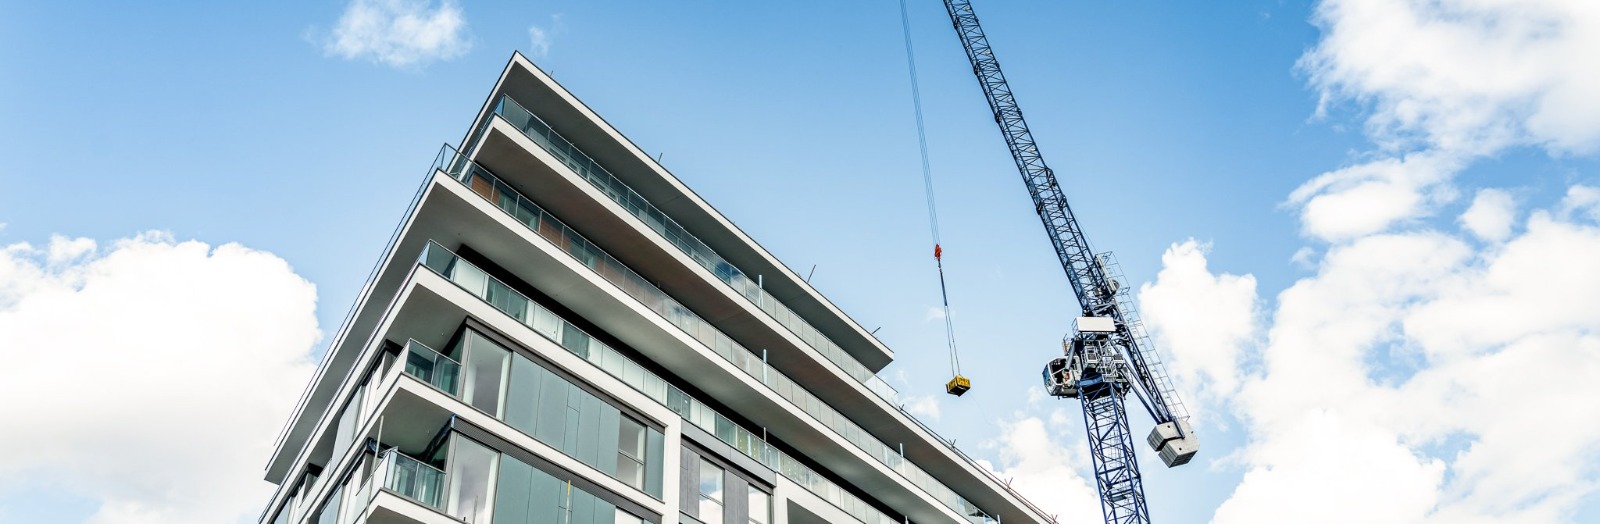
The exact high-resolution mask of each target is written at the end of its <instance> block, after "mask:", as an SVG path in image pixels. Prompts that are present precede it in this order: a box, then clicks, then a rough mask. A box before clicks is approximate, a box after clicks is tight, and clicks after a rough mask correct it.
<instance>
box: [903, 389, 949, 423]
mask: <svg viewBox="0 0 1600 524" xmlns="http://www.w3.org/2000/svg"><path fill="white" fill-rule="evenodd" d="M902 398H903V399H904V400H905V407H906V411H909V412H911V414H912V415H916V416H918V417H921V418H923V419H926V420H932V421H935V422H937V421H938V420H939V418H940V417H942V416H944V410H943V409H942V406H941V405H940V404H939V399H937V398H935V397H933V396H931V395H902Z"/></svg>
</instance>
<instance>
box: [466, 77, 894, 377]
mask: <svg viewBox="0 0 1600 524" xmlns="http://www.w3.org/2000/svg"><path fill="white" fill-rule="evenodd" d="M495 114H498V115H500V116H501V117H502V118H505V119H506V122H509V123H510V124H511V125H513V126H515V127H516V128H517V129H519V130H521V131H522V133H523V134H524V135H527V137H528V138H530V139H532V140H533V142H534V143H536V144H539V147H542V148H544V150H545V151H548V152H550V154H551V155H553V156H555V157H556V159H558V160H560V161H561V163H562V164H565V165H566V166H567V167H570V168H572V170H573V171H574V172H576V173H577V174H578V176H579V177H581V178H583V179H584V180H587V181H589V183H590V184H593V185H594V186H595V188H597V189H599V190H600V192H601V193H605V194H606V196H607V197H610V198H611V200H613V201H615V202H616V203H617V204H618V205H619V206H621V207H622V208H623V209H626V210H628V213H630V214H632V215H633V216H635V217H637V218H638V219H639V221H640V222H643V223H644V224H645V225H646V226H648V227H649V228H650V229H653V230H655V232H656V233H659V234H660V235H661V236H662V238H665V239H666V240H667V243H669V244H672V245H674V246H677V248H678V249H679V250H682V251H683V253H684V254H685V255H688V256H689V258H690V259H692V260H694V261H695V263H697V264H700V265H701V266H702V267H705V268H706V270H708V271H710V272H711V274H713V275H716V276H717V278H718V279H719V280H722V281H723V282H724V283H726V284H728V285H729V286H731V287H733V290H734V291H735V292H737V293H738V294H739V295H741V296H743V297H744V298H745V299H747V300H749V301H750V302H751V303H753V304H755V305H756V307H757V308H758V309H760V310H762V311H765V312H766V313H767V315H768V316H771V317H772V319H773V320H776V321H777V322H778V324H779V325H781V326H783V327H784V329H787V330H789V332H791V333H794V334H795V336H797V337H799V338H800V340H801V341H803V342H805V343H806V345H809V346H811V347H812V349H815V350H817V352H818V353H821V354H822V356H824V357H826V358H827V359H828V360H830V361H832V362H833V363H834V364H837V365H838V366H839V367H840V368H842V369H844V371H845V373H848V374H849V375H850V376H851V377H854V378H855V379H856V380H857V381H860V382H861V383H862V384H865V385H866V386H867V388H868V389H871V390H872V391H873V392H874V393H877V394H878V396H881V397H883V398H884V399H885V400H888V401H889V403H890V404H894V403H895V399H896V396H897V395H896V393H895V390H894V388H892V387H890V386H889V383H887V382H884V381H883V379H882V378H879V377H878V376H877V375H876V374H874V373H873V372H872V371H871V370H869V369H867V367H866V366H863V365H861V363H860V362H858V361H856V359H855V357H852V356H850V354H849V353H846V352H845V351H844V348H841V347H839V345H838V344H836V343H834V342H833V340H832V339H830V338H828V337H827V336H826V335H823V334H822V332H821V331H819V330H817V328H815V327H812V325H811V324H810V323H809V322H806V321H805V319H804V318H801V316H800V315H798V314H796V313H795V312H794V310H792V309H789V307H788V306H786V305H784V304H783V302H782V301H780V300H778V299H777V298H775V297H773V296H772V295H771V294H770V293H767V291H766V290H765V289H762V287H761V286H760V284H759V283H758V281H757V280H756V279H752V278H750V277H749V276H748V275H745V274H744V272H743V271H741V270H740V269H739V268H738V267H736V266H734V265H733V264H732V263H730V262H728V261H727V259H724V258H722V255H719V254H717V252H716V251H713V250H711V248H710V247H709V246H707V245H706V243H705V242H702V241H700V239H699V238H696V237H695V236H694V235H692V234H690V233H689V230H687V229H685V228H684V227H683V226H681V225H679V224H678V223H677V222H676V221H674V220H673V219H672V217H669V216H667V214H666V213H663V212H661V210H660V209H657V208H656V206H655V205H654V204H651V203H650V201H648V200H645V198H644V197H643V196H640V195H639V193H638V192H636V191H634V190H633V189H632V188H630V187H628V186H627V185H626V184H623V183H622V181H621V180H618V179H617V177H615V176H612V174H611V172H609V171H606V169H605V168H604V167H601V166H600V164H599V163H598V162H595V161H594V159H592V158H589V155H587V154H584V152H583V150H581V149H578V147H577V146H575V145H573V144H572V142H570V141H568V140H567V139H566V138H564V137H562V136H561V135H560V134H559V133H556V132H555V130H554V129H551V128H550V126H549V125H548V124H546V123H545V122H544V121H543V120H540V119H539V117H537V116H534V114H533V112H531V111H528V110H527V109H526V108H523V107H522V106H521V105H520V104H518V103H517V101H516V100H512V99H511V97H509V96H502V97H500V102H499V103H498V104H496V105H495Z"/></svg>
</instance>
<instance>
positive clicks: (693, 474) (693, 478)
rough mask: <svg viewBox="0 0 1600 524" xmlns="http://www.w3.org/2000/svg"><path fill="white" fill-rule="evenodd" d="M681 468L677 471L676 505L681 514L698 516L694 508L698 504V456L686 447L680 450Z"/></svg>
mask: <svg viewBox="0 0 1600 524" xmlns="http://www.w3.org/2000/svg"><path fill="white" fill-rule="evenodd" d="M681 456H682V457H683V460H682V461H681V462H680V463H681V464H682V465H683V466H682V467H681V468H679V470H678V473H679V474H678V495H679V497H678V505H679V507H680V508H682V510H683V513H684V514H686V515H689V516H691V517H693V516H697V515H699V513H697V512H696V508H697V507H699V504H700V455H699V454H698V453H695V452H694V450H692V449H689V448H687V447H685V448H681Z"/></svg>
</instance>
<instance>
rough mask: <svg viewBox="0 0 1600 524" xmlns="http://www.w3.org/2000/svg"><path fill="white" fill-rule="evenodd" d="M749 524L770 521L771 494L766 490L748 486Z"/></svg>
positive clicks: (760, 523) (764, 523)
mask: <svg viewBox="0 0 1600 524" xmlns="http://www.w3.org/2000/svg"><path fill="white" fill-rule="evenodd" d="M748 509H749V511H750V524H768V523H770V522H772V495H768V494H767V492H765V491H761V490H759V489H756V488H755V487H754V486H751V487H750V507H749V508H748Z"/></svg>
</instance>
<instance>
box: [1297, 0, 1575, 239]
mask: <svg viewBox="0 0 1600 524" xmlns="http://www.w3.org/2000/svg"><path fill="white" fill-rule="evenodd" d="M1313 22H1315V23H1316V25H1317V26H1318V27H1319V28H1321V29H1322V32H1323V34H1322V39H1321V40H1320V41H1319V42H1318V44H1317V45H1316V47H1315V48H1313V49H1312V50H1311V51H1310V52H1308V53H1306V55H1305V56H1304V57H1302V58H1301V60H1300V64H1299V67H1300V69H1301V70H1302V71H1304V72H1305V73H1306V74H1307V75H1308V77H1309V80H1310V83H1311V85H1312V87H1314V88H1315V89H1316V90H1317V91H1318V93H1319V94H1320V96H1321V98H1322V105H1323V106H1324V107H1326V106H1328V105H1332V104H1336V103H1339V102H1342V101H1354V102H1356V103H1358V104H1360V105H1361V106H1362V107H1365V108H1370V112H1369V113H1368V117H1367V120H1366V129H1367V133H1368V135H1369V136H1370V137H1371V138H1373V140H1374V141H1375V142H1376V143H1377V144H1378V146H1379V148H1380V151H1379V152H1378V153H1376V154H1375V156H1374V157H1373V158H1372V159H1370V160H1367V161H1364V162H1362V163H1360V164H1357V165H1354V166H1350V167H1346V168H1343V169H1339V170H1335V171H1332V172H1329V173H1327V174H1324V175H1322V176H1319V177H1317V178H1315V179H1313V180H1311V181H1310V182H1307V183H1306V184H1305V185H1304V186H1302V187H1301V188H1300V189H1298V190H1296V191H1295V192H1294V194H1293V195H1291V196H1290V198H1289V203H1290V204H1291V205H1295V206H1300V207H1301V210H1302V214H1301V219H1302V223H1303V226H1304V228H1305V231H1306V232H1307V233H1308V234H1310V235H1312V236H1314V237H1318V238H1322V239H1324V240H1332V241H1343V240H1349V239H1351V238H1355V237H1357V236H1360V235H1365V234H1371V233H1375V232H1379V231H1383V230H1386V229H1388V228H1390V227H1391V226H1394V225H1395V224H1397V223H1405V222H1406V221H1407V220H1408V219H1412V218H1417V217H1420V216H1423V215H1426V214H1428V213H1429V212H1430V211H1432V210H1433V208H1434V206H1436V205H1437V204H1439V203H1441V202H1443V201H1448V200H1450V199H1452V198H1454V196H1455V191H1454V188H1453V187H1451V186H1450V184H1449V183H1450V181H1451V180H1452V178H1453V177H1454V175H1455V173H1456V172H1458V171H1459V170H1460V169H1462V168H1464V167H1465V166H1466V165H1468V164H1470V163H1471V162H1472V161H1473V160H1475V159H1478V158H1482V157H1484V156H1488V155H1493V154H1496V153H1498V152H1500V151H1503V150H1504V149H1506V148H1508V147H1514V146H1535V147H1541V148H1544V149H1546V150H1548V151H1550V152H1551V153H1553V154H1583V153H1586V152H1592V151H1595V150H1596V149H1597V148H1600V97H1594V96H1592V93H1596V92H1600V68H1595V67H1592V66H1590V65H1589V62H1590V61H1591V60H1589V58H1590V55H1592V54H1593V50H1595V49H1600V4H1596V3H1594V2H1584V1H1581V0H1534V1H1523V0H1470V1H1457V2H1433V1H1419V0H1406V1H1393V0H1324V1H1323V2H1322V3H1320V4H1318V7H1317V10H1316V15H1315V16H1314V18H1313ZM1319 112H1320V110H1319Z"/></svg>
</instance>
